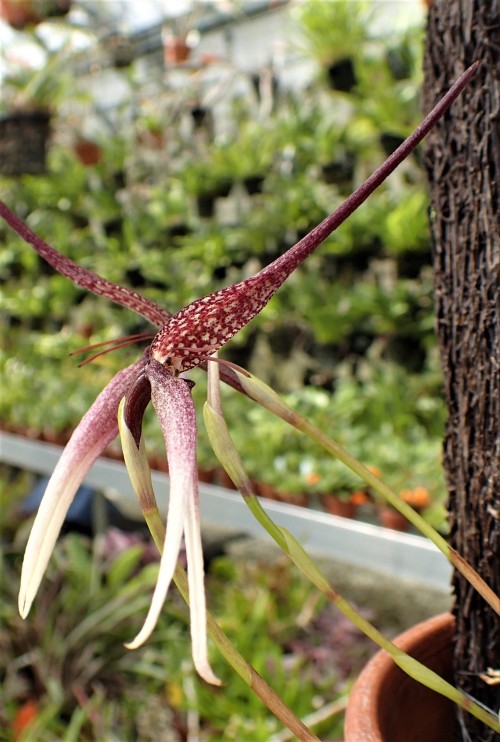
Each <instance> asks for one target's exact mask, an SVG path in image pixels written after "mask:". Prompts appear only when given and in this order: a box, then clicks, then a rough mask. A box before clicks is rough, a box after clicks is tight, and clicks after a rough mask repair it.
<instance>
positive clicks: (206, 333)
mask: <svg viewBox="0 0 500 742" xmlns="http://www.w3.org/2000/svg"><path fill="white" fill-rule="evenodd" d="M476 67H477V64H474V65H472V66H471V67H470V68H469V69H468V70H466V71H465V72H464V73H463V74H462V75H461V77H460V78H459V79H458V80H457V82H455V84H454V85H453V86H452V88H451V89H450V90H449V91H448V93H447V94H446V95H445V96H444V97H443V98H442V100H441V101H440V102H439V103H438V104H437V105H436V107H435V108H434V109H433V110H432V111H431V113H429V114H428V115H427V117H426V118H425V119H424V121H423V122H422V124H421V125H420V126H419V127H418V128H417V129H416V130H415V131H414V132H413V133H412V134H411V135H410V136H409V137H408V139H407V140H406V141H405V142H404V143H403V144H402V145H401V146H400V147H399V148H398V149H397V150H396V151H395V152H394V153H393V154H392V155H391V156H390V157H389V158H388V159H387V160H386V161H385V162H384V163H383V165H381V167H380V168H378V170H376V171H375V172H374V173H373V175H372V176H371V177H370V178H368V180H367V181H366V182H365V183H364V184H363V185H362V186H360V187H359V188H358V189H357V190H356V191H355V192H354V193H353V194H352V195H351V196H349V198H347V199H346V201H345V202H344V203H343V204H342V205H341V206H340V207H339V208H338V209H337V210H336V211H335V212H334V213H333V214H331V215H330V216H328V217H327V218H326V219H324V220H323V221H322V222H321V223H320V224H319V225H318V226H317V227H316V228H315V229H313V230H312V231H311V232H310V233H309V234H308V235H307V236H306V237H304V238H303V239H302V240H300V242H298V243H297V244H296V245H294V246H293V247H292V248H290V250H288V251H287V252H286V253H285V254H284V255H282V256H280V257H279V258H277V259H276V260H275V261H274V262H272V263H271V264H270V265H268V266H266V267H265V268H264V269H262V270H261V271H259V273H257V274H255V275H254V276H252V277H250V278H248V279H246V280H244V281H241V282H239V283H236V284H234V285H232V286H228V287H227V288H225V289H222V290H221V291H216V292H215V293H213V294H209V295H208V296H205V297H203V298H202V299H198V300H196V301H194V302H192V303H191V304H189V305H188V306H187V307H184V308H183V309H181V310H180V311H179V312H177V313H176V314H174V315H172V314H171V313H170V312H168V311H167V310H165V309H163V308H162V307H160V306H158V305H157V304H156V303H155V302H153V301H151V300H149V299H147V298H145V297H143V296H141V295H140V294H137V293H136V292H134V291H131V290H130V289H127V288H125V287H123V286H117V285H115V284H113V283H111V282H109V281H107V280H105V279H103V278H101V277H100V276H98V275H96V274H95V273H93V272H92V271H89V270H87V269H85V268H83V267H81V266H79V265H77V264H75V263H73V261H71V260H70V259H69V258H67V257H65V256H63V255H62V254H61V253H59V252H58V251H57V250H55V249H54V248H52V247H50V246H49V245H48V244H47V243H46V242H44V241H43V240H42V239H41V238H40V237H38V236H37V235H36V234H34V233H33V232H32V231H31V230H30V229H29V228H28V227H27V226H26V224H25V223H24V222H23V221H22V220H21V219H19V218H18V217H17V216H16V215H15V214H14V213H13V212H12V211H11V210H10V209H9V208H8V207H7V206H6V205H5V204H3V203H2V202H0V216H2V217H3V219H4V220H5V221H6V222H7V224H8V225H9V226H10V227H11V228H12V229H13V230H14V231H15V232H16V233H17V234H18V235H19V236H20V237H21V238H22V239H23V240H25V241H26V242H27V243H29V244H30V245H32V247H34V249H35V250H36V251H37V252H38V253H39V255H41V256H42V257H43V258H44V259H45V260H46V261H47V262H48V263H49V264H50V265H51V266H52V267H53V268H54V269H55V270H56V271H58V272H59V273H61V274H62V275H64V276H66V277H67V278H69V279H70V280H72V281H73V282H74V283H76V284H77V285H78V286H81V287H83V288H85V289H88V290H89V291H91V292H93V293H95V294H99V295H101V296H104V297H106V298H107V299H110V300H111V301H114V302H116V303H118V304H121V305H123V306H125V307H127V308H128V309H132V310H134V311H135V312H138V313H139V314H140V315H142V316H143V317H145V318H146V319H147V320H148V321H149V322H151V323H152V324H153V325H155V326H156V327H158V328H161V329H160V330H159V332H158V333H157V334H156V336H155V337H154V339H153V341H152V343H151V345H150V346H149V347H148V348H147V349H146V351H145V353H144V355H143V357H142V358H141V359H140V360H139V361H137V362H136V363H135V364H133V365H132V366H129V367H127V368H125V369H123V370H122V371H120V372H119V373H118V374H117V375H116V376H115V377H114V378H113V379H112V380H111V381H110V382H109V384H108V385H107V386H106V387H105V389H104V390H103V391H102V392H101V393H100V395H99V396H98V397H97V399H96V401H95V402H94V404H93V405H92V406H91V407H90V409H89V410H88V412H87V413H86V414H85V415H84V417H83V418H82V420H81V421H80V423H79V425H78V426H77V428H76V429H75V431H74V433H73V435H72V437H71V439H70V441H69V443H68V444H67V446H66V448H65V449H64V451H63V453H62V456H61V458H60V460H59V462H58V464H57V465H56V468H55V470H54V472H53V474H52V477H51V479H50V481H49V484H48V485H47V489H46V492H45V495H44V497H43V500H42V503H41V505H40V508H39V510H38V513H37V516H36V518H35V522H34V524H33V528H32V531H31V534H30V537H29V540H28V544H27V546H26V552H25V556H24V561H23V568H22V575H21V587H20V593H19V611H20V613H21V616H23V617H26V616H27V614H28V612H29V610H30V607H31V604H32V602H33V600H34V598H35V595H36V593H37V590H38V588H39V585H40V582H41V580H42V577H43V574H44V572H45V569H46V566H47V563H48V561H49V558H50V555H51V553H52V550H53V548H54V545H55V542H56V540H57V537H58V534H59V531H60V529H61V526H62V524H63V522H64V519H65V516H66V513H67V510H68V508H69V506H70V504H71V502H72V500H73V497H74V495H75V493H76V491H77V489H78V487H79V485H80V484H81V482H82V480H83V478H84V476H85V475H86V473H87V472H88V470H89V469H90V467H91V466H92V464H93V462H94V461H95V459H96V458H97V457H98V456H99V455H100V453H101V452H102V451H103V449H104V448H105V447H106V446H107V445H108V444H109V443H110V442H111V441H112V440H113V438H115V436H116V435H117V433H118V418H119V420H120V433H121V438H122V446H123V448H124V454H125V462H126V464H127V468H128V470H129V473H130V477H131V480H132V483H133V485H134V488H135V490H136V492H137V495H138V497H139V501H140V503H141V507H142V509H143V512H144V514H145V516H146V518H147V515H148V513H149V512H151V511H153V510H154V509H155V507H156V502H155V499H154V493H153V492H152V486H151V481H150V476H149V472H146V471H145V470H144V466H143V463H141V462H144V459H145V456H144V455H143V452H144V448H143V447H144V443H143V440H142V418H143V415H144V411H145V409H146V407H147V405H148V404H149V402H150V401H152V404H153V407H154V409H155V412H156V414H157V416H158V419H159V422H160V426H161V428H162V431H163V435H164V438H165V444H166V449H167V458H168V465H169V473H170V497H169V507H168V516H167V525H166V535H165V542H164V544H163V549H162V550H163V555H162V559H161V564H160V571H159V576H158V581H157V584H156V588H155V591H154V594H153V597H152V601H151V607H150V609H149V612H148V615H147V617H146V620H145V623H144V625H143V628H142V629H141V631H140V632H139V634H138V635H137V636H136V637H135V639H134V640H133V641H132V642H130V644H129V645H128V646H129V647H131V648H135V647H138V646H140V645H141V644H142V643H143V642H144V641H145V640H146V639H147V638H148V636H149V635H150V634H151V632H152V631H153V629H154V627H155V624H156V622H157V620H158V616H159V614H160V611H161V609H162V606H163V603H164V601H165V598H166V595H167V592H168V589H169V586H170V583H171V581H172V578H173V573H174V569H175V563H176V559H177V556H178V553H179V548H180V545H181V540H182V537H183V536H184V537H185V542H186V553H187V561H188V567H189V571H188V577H189V594H190V611H191V634H192V641H193V660H194V663H195V666H196V669H197V671H198V672H199V674H200V675H201V676H202V677H203V678H205V679H206V680H207V681H208V682H211V683H218V682H219V681H218V679H217V678H216V677H215V675H214V673H213V672H212V670H211V668H210V665H209V662H208V657H207V638H206V608H205V591H204V584H203V583H204V575H203V555H202V548H201V534H200V515H199V504H198V480H197V469H196V418H195V409H194V404H193V399H192V396H191V386H192V382H190V381H189V380H187V379H185V378H183V374H184V372H186V371H188V370H189V369H191V368H194V367H196V366H205V364H206V362H207V361H209V360H216V359H215V358H211V357H212V356H213V354H215V353H216V352H217V350H218V349H219V348H221V347H222V346H223V345H224V344H225V343H227V342H228V340H230V339H231V338H232V337H233V336H234V335H235V334H236V333H237V332H238V331H239V330H240V329H241V328H242V327H244V326H245V325H246V324H247V323H248V322H250V320H251V319H253V317H255V316H256V315H257V314H258V313H259V312H260V311H261V310H262V309H263V307H264V306H265V305H266V304H267V302H268V301H269V300H270V299H271V297H272V296H273V295H274V293H275V292H276V291H277V290H278V289H279V287H280V286H281V284H282V283H283V282H284V281H285V280H286V278H287V277H288V276H289V275H290V274H291V273H292V272H293V271H294V270H295V269H296V268H297V267H298V266H299V265H300V264H301V263H302V262H303V261H304V260H305V259H306V258H307V257H308V256H309V255H310V254H311V253H312V252H313V251H314V250H316V248H317V247H318V246H319V245H320V244H321V243H322V242H323V241H324V240H325V239H326V237H328V236H329V235H330V234H331V233H332V232H333V231H334V230H335V229H336V228H337V227H338V226H339V225H340V224H342V222H343V221H345V219H347V217H349V216H350V214H352V213H353V212H354V211H355V210H356V209H357V208H358V206H360V205H361V204H362V203H363V202H364V201H365V200H366V199H367V198H368V197H369V196H370V195H371V193H373V191H374V190H375V189H376V188H377V187H378V186H379V185H380V184H381V183H382V182H383V181H384V180H385V179H386V178H387V177H388V176H389V175H390V173H391V172H392V171H393V170H394V169H395V168H396V167H397V166H398V165H399V164H400V163H401V162H402V160H404V159H405V158H406V157H407V156H408V155H409V154H410V152H412V150H413V149H414V148H415V147H416V146H417V144H418V143H419V142H420V141H421V140H422V139H423V138H424V137H425V136H426V134H427V133H428V132H429V131H430V129H431V128H432V127H433V126H434V125H435V124H436V122H437V121H438V120H439V119H440V118H441V117H442V116H443V114H444V113H445V111H446V110H447V109H448V108H449V106H450V105H451V104H452V102H453V101H454V100H455V98H456V97H457V96H458V95H459V94H460V92H461V91H462V90H463V88H464V87H465V85H466V84H467V82H468V80H469V79H470V77H471V76H472V75H473V74H474V72H475V70H476ZM126 342H127V340H126V339H125V340H124V341H123V342H122V343H120V342H118V343H117V344H116V345H115V347H120V346H121V345H123V344H125V343H126ZM222 371H223V373H222V377H223V379H225V380H226V381H229V383H232V384H233V386H238V384H237V383H235V382H234V379H233V380H232V379H231V374H230V373H229V371H230V369H222ZM122 400H124V401H123V403H122Z"/></svg>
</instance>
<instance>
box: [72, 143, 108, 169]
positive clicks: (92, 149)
mask: <svg viewBox="0 0 500 742" xmlns="http://www.w3.org/2000/svg"><path fill="white" fill-rule="evenodd" d="M73 149H74V151H75V154H76V156H77V157H78V159H79V160H80V162H81V163H82V165H85V166H86V167H91V166H92V165H97V164H98V162H100V160H101V158H102V149H101V147H99V145H98V144H96V143H95V142H91V141H90V140H89V139H79V140H78V141H77V142H75V144H74V145H73Z"/></svg>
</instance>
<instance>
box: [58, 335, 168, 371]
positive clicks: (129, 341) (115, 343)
mask: <svg viewBox="0 0 500 742" xmlns="http://www.w3.org/2000/svg"><path fill="white" fill-rule="evenodd" d="M154 336H155V333H153V332H140V333H137V334H136V335H126V336H124V337H122V338H115V339H114V340H105V341H104V342H102V343H95V344H94V345H87V346H85V347H84V348H77V349H76V350H73V351H71V353H70V356H74V355H77V354H78V353H85V352H86V351H88V350H92V349H93V348H102V347H104V346H105V345H111V346H112V347H111V348H106V350H101V351H100V352H99V353H95V354H94V355H93V356H90V358H86V359H85V360H84V361H82V363H79V364H78V368H81V367H82V366H86V365H87V364H88V363H92V361H95V359H96V358H99V357H100V356H104V355H106V354H107V353H111V352H112V351H114V350H118V349H119V348H125V347H126V346H127V345H133V344H134V343H139V342H141V341H142V340H152V339H153V338H154Z"/></svg>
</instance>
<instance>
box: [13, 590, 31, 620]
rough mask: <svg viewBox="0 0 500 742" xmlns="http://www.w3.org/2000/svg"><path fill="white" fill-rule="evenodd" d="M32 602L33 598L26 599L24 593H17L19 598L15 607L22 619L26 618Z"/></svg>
mask: <svg viewBox="0 0 500 742" xmlns="http://www.w3.org/2000/svg"><path fill="white" fill-rule="evenodd" d="M32 603H33V600H27V599H26V597H25V596H24V595H22V594H21V593H20V594H19V600H18V603H17V607H18V610H19V615H20V616H21V618H22V619H25V618H27V616H28V613H29V612H30V609H31V605H32Z"/></svg>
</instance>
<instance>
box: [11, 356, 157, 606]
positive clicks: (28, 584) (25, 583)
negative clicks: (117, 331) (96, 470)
mask: <svg viewBox="0 0 500 742" xmlns="http://www.w3.org/2000/svg"><path fill="white" fill-rule="evenodd" d="M144 363H145V360H144V359H143V358H142V359H141V360H140V361H138V362H137V363H134V364H133V365H132V366H129V367H128V368H125V369H123V370H122V371H120V372H119V373H118V374H116V376H115V377H114V378H113V379H112V380H111V381H110V383H109V384H108V385H107V386H106V388H105V389H104V390H103V391H102V392H101V393H100V394H99V396H98V397H97V399H96V401H95V402H94V404H93V405H92V406H91V407H90V409H89V410H88V412H87V413H86V414H85V415H84V417H83V418H82V420H81V422H80V423H79V425H78V427H77V428H76V429H75V431H74V433H73V435H72V436H71V439H70V440H69V442H68V444H67V446H66V448H65V449H64V451H63V453H62V455H61V458H60V459H59V461H58V462H57V465H56V467H55V469H54V472H53V474H52V476H51V478H50V481H49V483H48V485H47V489H46V490H45V494H44V496H43V499H42V502H41V504H40V508H39V510H38V513H37V515H36V518H35V522H34V524H33V528H32V530H31V534H30V537H29V539H28V544H27V546H26V551H25V554H24V560H23V567H22V574H21V587H20V590H19V612H20V614H21V616H22V617H23V618H25V617H26V616H27V615H28V612H29V610H30V608H31V604H32V602H33V599H34V597H35V595H36V592H37V590H38V587H39V585H40V582H41V580H42V576H43V573H44V572H45V569H46V567H47V563H48V561H49V558H50V555H51V553H52V550H53V548H54V545H55V543H56V540H57V537H58V535H59V531H60V530H61V526H62V524H63V522H64V519H65V517H66V513H67V512H68V509H69V506H70V505H71V503H72V501H73V498H74V496H75V493H76V491H77V490H78V487H79V486H80V484H81V483H82V480H83V478H84V477H85V475H86V473H87V472H88V470H89V469H90V467H91V466H92V464H93V463H94V461H95V460H96V458H97V457H98V456H99V454H100V453H101V452H102V450H103V449H104V448H105V447H106V446H107V445H108V443H110V442H111V441H112V440H113V438H115V437H116V435H117V432H118V423H117V411H118V405H119V403H120V400H121V398H122V397H123V395H124V394H125V393H126V392H127V390H128V388H129V387H130V385H131V384H132V382H133V381H134V379H135V378H136V377H137V376H138V374H139V373H140V372H141V370H142V368H143V367H144Z"/></svg>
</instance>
